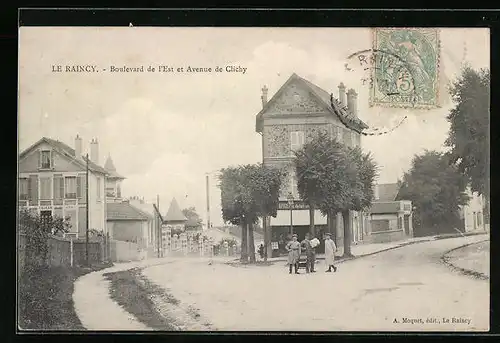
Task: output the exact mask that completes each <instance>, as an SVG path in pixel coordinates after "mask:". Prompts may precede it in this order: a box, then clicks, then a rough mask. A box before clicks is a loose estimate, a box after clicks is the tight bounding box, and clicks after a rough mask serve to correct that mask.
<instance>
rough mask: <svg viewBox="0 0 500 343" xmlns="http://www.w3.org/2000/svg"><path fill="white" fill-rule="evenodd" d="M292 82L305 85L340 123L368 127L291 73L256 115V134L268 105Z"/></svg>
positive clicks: (314, 86) (327, 95) (327, 96)
mask: <svg viewBox="0 0 500 343" xmlns="http://www.w3.org/2000/svg"><path fill="white" fill-rule="evenodd" d="M294 80H298V81H299V82H300V83H302V84H303V85H305V86H306V88H308V89H309V90H310V91H311V93H312V94H313V95H315V96H316V98H317V99H318V100H319V101H320V102H321V103H322V104H323V105H324V106H325V108H326V109H327V110H328V111H329V112H330V113H332V114H333V115H335V116H339V117H341V118H340V119H341V122H343V123H345V122H346V121H347V122H348V123H350V124H354V125H355V126H357V127H359V128H360V129H366V128H368V125H366V123H364V122H363V121H362V120H361V119H359V118H358V117H356V116H355V115H353V114H352V113H350V112H349V111H347V110H346V109H345V108H342V107H341V106H340V104H339V103H338V102H337V101H336V100H335V99H333V100H334V101H331V100H330V99H331V96H330V94H329V93H328V92H327V91H325V90H324V89H322V88H320V87H318V86H316V85H315V84H314V83H312V82H311V81H308V80H306V79H304V78H302V77H300V76H298V75H297V74H295V73H293V74H292V76H290V78H289V79H288V80H287V81H286V82H285V83H284V84H283V85H282V86H281V88H280V89H279V90H278V91H277V92H276V93H275V94H274V95H273V97H272V98H271V99H270V100H269V101H268V102H267V103H266V105H265V106H264V107H263V108H262V110H261V111H260V112H259V113H258V114H257V121H256V131H257V132H260V131H261V125H262V124H261V121H262V116H263V114H264V113H265V112H266V111H267V110H268V108H269V107H270V104H271V103H272V102H273V101H274V100H275V99H277V98H278V97H279V96H280V95H281V94H282V93H283V91H284V90H285V89H286V88H287V87H288V85H289V84H290V83H291V82H292V81H294ZM332 106H333V107H332Z"/></svg>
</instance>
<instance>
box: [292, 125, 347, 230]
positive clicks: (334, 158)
mask: <svg viewBox="0 0 500 343" xmlns="http://www.w3.org/2000/svg"><path fill="white" fill-rule="evenodd" d="M294 164H295V172H296V174H297V187H298V190H299V195H300V198H301V199H302V200H303V201H304V202H306V203H307V204H308V205H309V220H310V232H311V233H312V234H313V235H314V234H315V228H314V211H315V210H316V209H319V210H320V211H321V212H322V213H323V214H326V215H329V216H332V215H333V214H334V213H337V212H338V211H339V210H340V209H342V208H344V207H345V206H346V205H345V204H346V202H347V201H348V200H349V196H348V195H349V194H348V193H349V192H350V188H349V185H350V184H349V176H348V173H349V165H348V159H347V155H346V153H345V151H344V147H343V145H342V144H340V143H338V142H337V141H336V140H334V139H332V138H331V137H329V136H328V135H327V134H326V133H324V132H320V133H319V134H318V135H317V136H316V137H314V138H313V139H312V140H311V141H310V142H308V143H306V144H305V145H304V146H303V147H302V149H300V150H298V151H296V152H295V159H294Z"/></svg>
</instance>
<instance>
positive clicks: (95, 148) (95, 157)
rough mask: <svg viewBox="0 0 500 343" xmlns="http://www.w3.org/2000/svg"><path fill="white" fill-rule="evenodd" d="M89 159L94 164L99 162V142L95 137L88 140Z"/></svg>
mask: <svg viewBox="0 0 500 343" xmlns="http://www.w3.org/2000/svg"><path fill="white" fill-rule="evenodd" d="M90 160H91V161H92V162H94V163H95V164H99V143H98V142H97V138H94V139H92V141H91V142H90Z"/></svg>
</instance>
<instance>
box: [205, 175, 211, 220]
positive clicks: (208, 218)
mask: <svg viewBox="0 0 500 343" xmlns="http://www.w3.org/2000/svg"><path fill="white" fill-rule="evenodd" d="M205 179H206V184H207V230H210V190H209V184H208V174H207V175H205Z"/></svg>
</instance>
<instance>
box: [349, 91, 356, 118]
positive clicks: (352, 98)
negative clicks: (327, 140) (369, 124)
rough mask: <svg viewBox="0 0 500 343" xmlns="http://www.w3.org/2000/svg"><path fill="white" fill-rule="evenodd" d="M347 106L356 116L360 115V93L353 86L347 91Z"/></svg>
mask: <svg viewBox="0 0 500 343" xmlns="http://www.w3.org/2000/svg"><path fill="white" fill-rule="evenodd" d="M347 108H348V109H349V112H351V113H352V114H353V115H354V116H355V117H357V116H358V94H356V91H355V90H354V89H352V88H351V89H349V90H348V91H347Z"/></svg>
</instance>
